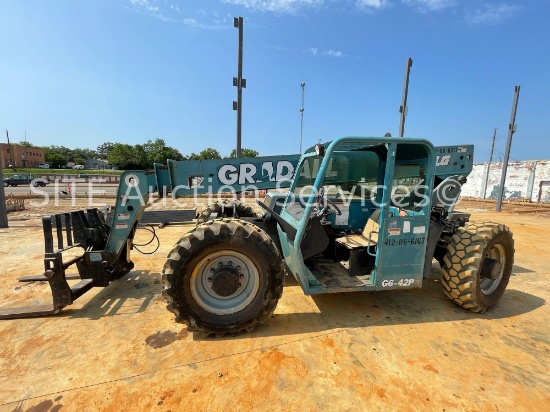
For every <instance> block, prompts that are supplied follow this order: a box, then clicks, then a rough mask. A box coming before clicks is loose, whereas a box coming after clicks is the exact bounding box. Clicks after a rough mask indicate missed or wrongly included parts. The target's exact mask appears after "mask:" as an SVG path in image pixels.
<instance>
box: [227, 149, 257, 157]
mask: <svg viewBox="0 0 550 412" xmlns="http://www.w3.org/2000/svg"><path fill="white" fill-rule="evenodd" d="M259 154H260V153H259V152H257V151H256V150H253V149H244V148H243V149H241V157H258V155H259ZM236 157H237V149H233V150H232V151H231V154H230V155H229V158H230V159H235V158H236Z"/></svg>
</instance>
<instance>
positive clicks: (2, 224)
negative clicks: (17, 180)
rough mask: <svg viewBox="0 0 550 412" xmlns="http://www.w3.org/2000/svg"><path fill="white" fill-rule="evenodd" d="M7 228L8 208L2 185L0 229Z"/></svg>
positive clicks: (0, 175)
mask: <svg viewBox="0 0 550 412" xmlns="http://www.w3.org/2000/svg"><path fill="white" fill-rule="evenodd" d="M0 180H2V181H4V174H3V173H2V165H0ZM7 227H8V208H7V206H6V194H5V193H4V185H2V186H1V187H0V229H6V228H7Z"/></svg>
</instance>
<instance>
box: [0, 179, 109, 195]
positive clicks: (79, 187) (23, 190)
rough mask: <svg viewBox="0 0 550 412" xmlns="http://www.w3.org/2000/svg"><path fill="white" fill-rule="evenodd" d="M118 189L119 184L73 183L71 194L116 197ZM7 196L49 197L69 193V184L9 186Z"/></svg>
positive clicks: (6, 188) (6, 189)
mask: <svg viewBox="0 0 550 412" xmlns="http://www.w3.org/2000/svg"><path fill="white" fill-rule="evenodd" d="M117 189H118V184H116V183H97V182H88V183H84V182H82V183H80V182H79V183H73V185H72V187H71V193H76V194H77V195H85V194H88V193H92V195H93V196H95V195H99V196H103V195H107V196H115V195H116V191H117ZM4 190H5V193H6V196H9V195H10V194H13V195H24V194H28V193H31V194H33V195H39V196H43V195H44V192H46V193H47V194H48V195H49V196H52V195H54V194H55V193H59V192H61V191H64V192H67V183H61V182H59V183H57V182H56V183H50V184H49V185H47V186H46V187H31V186H30V185H29V186H27V185H23V186H15V187H13V186H8V187H4Z"/></svg>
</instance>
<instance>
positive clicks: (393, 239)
mask: <svg viewBox="0 0 550 412" xmlns="http://www.w3.org/2000/svg"><path fill="white" fill-rule="evenodd" d="M434 169H435V165H434V164H433V147H430V146H427V145H424V144H419V143H414V144H406V143H391V144H390V145H389V150H388V159H387V163H386V174H385V181H384V183H385V184H384V186H385V188H384V195H383V202H382V205H381V212H380V228H379V234H378V245H377V257H376V279H375V282H376V288H377V290H384V289H399V288H414V287H420V286H422V277H423V271H424V259H425V251H426V243H427V238H428V232H429V224H430V210H431V187H433V183H432V181H433V173H434Z"/></svg>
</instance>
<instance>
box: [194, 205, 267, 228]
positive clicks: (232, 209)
mask: <svg viewBox="0 0 550 412" xmlns="http://www.w3.org/2000/svg"><path fill="white" fill-rule="evenodd" d="M234 213H236V216H233V214H234ZM212 215H214V216H217V218H222V217H257V215H256V213H254V211H253V210H252V208H251V207H250V206H246V205H245V204H243V203H241V201H239V200H237V199H226V200H223V201H221V202H220V201H216V202H214V203H212V204H210V205H208V207H207V208H206V209H204V210H203V211H202V212H201V213H200V214H199V216H198V217H197V226H198V225H200V224H203V223H204V222H206V221H208V220H209V219H211V216H212Z"/></svg>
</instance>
